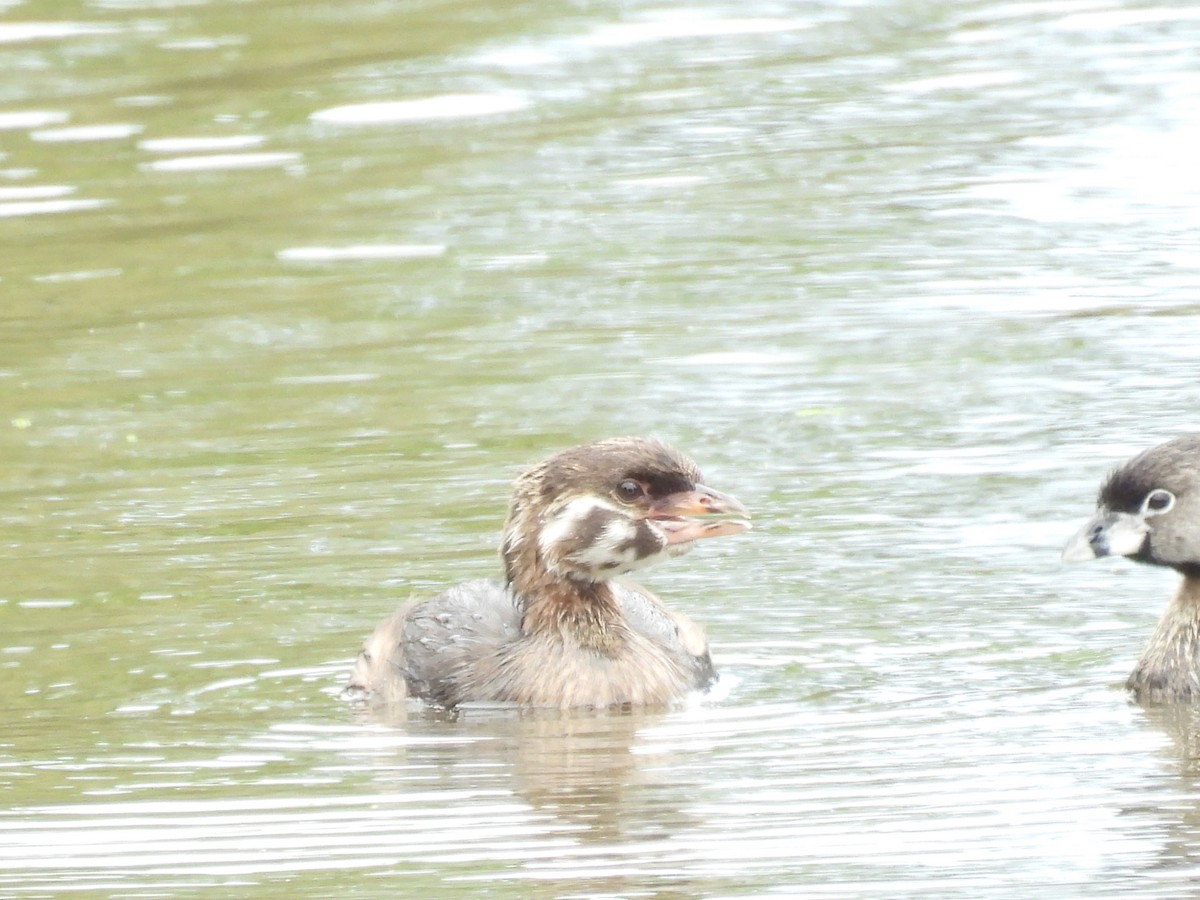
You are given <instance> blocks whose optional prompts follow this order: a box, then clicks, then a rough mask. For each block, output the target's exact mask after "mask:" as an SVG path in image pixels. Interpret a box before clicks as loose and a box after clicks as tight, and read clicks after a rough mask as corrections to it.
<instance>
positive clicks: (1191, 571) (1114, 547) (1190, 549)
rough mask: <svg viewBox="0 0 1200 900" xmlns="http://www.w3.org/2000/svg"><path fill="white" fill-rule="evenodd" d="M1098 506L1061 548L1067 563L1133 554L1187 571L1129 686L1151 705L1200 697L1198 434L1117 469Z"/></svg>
mask: <svg viewBox="0 0 1200 900" xmlns="http://www.w3.org/2000/svg"><path fill="white" fill-rule="evenodd" d="M1096 507H1097V509H1096V514H1095V516H1093V517H1092V518H1091V519H1090V520H1089V521H1088V522H1087V524H1085V525H1084V526H1083V528H1081V529H1080V530H1079V532H1078V533H1077V534H1076V535H1075V536H1074V537H1073V538H1071V540H1070V541H1069V542H1068V543H1067V546H1066V547H1065V548H1063V553H1062V556H1063V559H1064V560H1066V561H1067V562H1082V561H1084V560H1089V559H1095V558H1096V557H1099V556H1128V557H1129V558H1130V559H1135V560H1137V561H1138V562H1143V563H1149V564H1151V565H1155V566H1169V567H1171V568H1172V569H1175V570H1176V571H1178V572H1179V573H1180V574H1181V575H1183V582H1182V583H1181V584H1180V585H1179V589H1178V590H1177V591H1176V592H1175V596H1174V598H1172V600H1171V602H1170V603H1169V604H1168V605H1167V609H1166V612H1164V613H1163V616H1162V618H1161V619H1160V620H1159V622H1158V627H1157V628H1156V629H1155V630H1154V635H1153V636H1152V637H1151V638H1150V643H1149V644H1147V645H1146V649H1145V651H1143V653H1142V657H1141V659H1140V660H1138V664H1137V666H1136V667H1135V668H1134V670H1133V673H1132V674H1131V675H1130V676H1129V679H1128V680H1127V681H1126V682H1125V687H1126V688H1128V689H1129V690H1131V691H1132V692H1133V693H1134V696H1135V697H1137V699H1138V700H1141V701H1145V702H1150V703H1179V702H1183V703H1191V702H1196V701H1200V436H1188V437H1180V438H1175V439H1174V440H1171V441H1167V442H1166V443H1165V444H1160V445H1159V446H1157V447H1153V448H1151V449H1149V450H1146V451H1145V452H1143V453H1140V454H1139V455H1137V456H1135V457H1134V458H1133V459H1131V460H1129V461H1128V462H1126V463H1125V464H1123V465H1122V466H1120V467H1119V468H1118V469H1117V470H1116V471H1114V472H1113V473H1112V474H1111V475H1110V476H1109V477H1108V479H1107V480H1106V481H1105V482H1104V485H1103V487H1101V488H1100V496H1099V499H1098V500H1097V501H1096Z"/></svg>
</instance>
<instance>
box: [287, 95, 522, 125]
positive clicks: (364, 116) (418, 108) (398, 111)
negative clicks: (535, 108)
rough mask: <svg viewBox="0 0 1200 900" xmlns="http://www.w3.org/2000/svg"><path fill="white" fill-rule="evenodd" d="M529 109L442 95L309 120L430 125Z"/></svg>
mask: <svg viewBox="0 0 1200 900" xmlns="http://www.w3.org/2000/svg"><path fill="white" fill-rule="evenodd" d="M528 106H529V100H528V99H527V98H525V97H523V96H521V95H519V94H442V95H441V96H437V97H421V98H419V99H415V100H388V101H380V102H376V103H356V104H352V105H349V106H335V107H332V108H330V109H321V110H318V111H317V112H314V113H313V114H312V116H311V117H310V118H311V119H312V120H313V121H314V122H323V123H327V124H331V125H386V124H390V123H396V122H431V121H438V120H440V119H465V118H474V117H476V116H495V115H500V114H501V113H509V112H517V111H519V110H522V109H525V108H526V107H528Z"/></svg>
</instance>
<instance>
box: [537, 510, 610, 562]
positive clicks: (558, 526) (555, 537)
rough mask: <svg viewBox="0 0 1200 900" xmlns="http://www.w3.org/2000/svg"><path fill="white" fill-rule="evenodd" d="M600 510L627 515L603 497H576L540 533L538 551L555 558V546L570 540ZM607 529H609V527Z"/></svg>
mask: <svg viewBox="0 0 1200 900" xmlns="http://www.w3.org/2000/svg"><path fill="white" fill-rule="evenodd" d="M598 509H603V510H606V511H608V512H611V513H613V514H614V515H615V516H625V515H627V513H626V511H625V510H623V509H622V508H621V507H619V506H617V505H616V504H615V503H610V502H609V501H607V500H605V499H604V498H603V497H595V496H590V495H589V496H587V497H576V498H575V499H574V500H571V501H569V502H568V503H567V504H566V505H565V506H564V507H563V508H562V509H561V510H560V511H559V512H558V513H556V514H555V516H554V518H553V519H551V520H550V521H549V522H547V523H546V524H545V525H544V526H543V527H542V530H541V531H540V532H539V533H538V549H540V550H541V551H542V555H543V556H553V555H554V547H555V545H556V544H561V543H563V542H565V541H568V540H570V539H571V536H572V535H574V534H575V533H576V532H577V530H578V528H579V526H580V525H581V524H582V523H584V522H586V521H587V520H588V517H589V516H591V515H592V513H594V512H595V511H596V510H598ZM605 527H606V529H607V527H608V526H605Z"/></svg>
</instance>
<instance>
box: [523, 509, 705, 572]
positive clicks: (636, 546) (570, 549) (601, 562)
mask: <svg viewBox="0 0 1200 900" xmlns="http://www.w3.org/2000/svg"><path fill="white" fill-rule="evenodd" d="M552 515H553V518H552V519H551V520H550V521H549V522H547V523H546V525H544V526H543V527H542V530H541V531H540V532H539V533H538V549H539V551H540V552H541V555H542V557H543V559H545V561H546V563H547V565H548V566H549V567H550V568H551V569H558V570H560V571H563V570H565V572H572V571H573V572H575V573H576V574H578V575H582V576H584V577H586V578H594V579H602V578H611V577H613V576H617V575H624V574H626V573H628V572H632V571H633V570H635V569H639V568H641V567H642V566H644V565H647V564H649V563H652V562H654V561H655V560H656V559H661V558H663V557H665V556H674V555H676V554H677V553H679V552H682V550H683V549H684V548H683V547H682V546H681V545H679V546H677V545H671V546H668V544H667V538H666V535H664V534H662V533H661V532H660V531H659V529H658V528H657V527H656V526H655V524H654V523H653V522H651V521H647V520H644V519H639V518H638V517H637V516H636V514H635V513H632V511H631V510H630V509H629V508H628V507H625V506H622V505H620V504H617V503H614V502H611V501H609V500H607V499H606V498H604V497H596V496H586V497H576V498H574V499H572V500H570V501H568V502H567V503H565V504H562V505H561V506H559V507H557V511H556V512H552ZM601 523H603V524H601ZM646 530H648V531H650V532H651V533H652V534H653V535H654V540H652V541H651V542H650V543H651V545H653V543H657V544H658V549H655V550H653V551H652V552H647V550H648V549H649V548H648V547H647V543H648V542H647V540H646V538H647V537H649V535H646V534H644V532H645V531H646ZM565 572H564V573H565Z"/></svg>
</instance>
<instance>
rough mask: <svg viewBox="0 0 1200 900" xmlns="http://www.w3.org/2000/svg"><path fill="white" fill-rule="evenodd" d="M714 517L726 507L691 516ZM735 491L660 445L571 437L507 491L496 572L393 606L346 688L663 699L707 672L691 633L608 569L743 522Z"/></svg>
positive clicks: (626, 567) (606, 701)
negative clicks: (501, 576) (500, 566)
mask: <svg viewBox="0 0 1200 900" xmlns="http://www.w3.org/2000/svg"><path fill="white" fill-rule="evenodd" d="M713 515H725V516H735V517H737V518H700V517H702V516H713ZM745 517H748V513H747V512H746V510H745V508H744V507H742V505H741V504H740V503H738V501H737V500H735V499H734V498H733V497H730V496H727V495H725V494H721V493H719V492H717V491H714V490H712V489H711V488H708V487H705V486H704V484H703V483H702V480H701V477H700V473H699V471H698V470H697V468H696V466H695V464H694V463H693V462H692V461H691V460H690V459H688V458H687V457H686V456H684V455H683V454H681V453H679V452H678V451H676V450H673V449H671V448H670V447H668V446H667V445H665V444H663V443H660V442H658V441H652V440H646V439H643V438H614V439H610V440H605V441H596V442H594V443H590V444H584V445H582V446H579V447H573V448H571V449H569V450H564V451H562V452H561V453H557V454H555V455H554V456H551V457H550V458H549V459H547V460H545V461H544V462H542V463H540V464H538V465H537V466H534V467H533V468H531V469H529V470H528V471H527V472H525V473H524V474H522V475H521V476H520V477H519V478H518V479H517V481H516V483H515V484H514V486H513V496H512V502H511V504H510V507H509V512H508V519H507V521H506V523H505V526H504V537H503V541H502V544H501V557H502V559H503V561H504V572H505V580H504V582H503V583H501V582H499V581H489V580H478V581H470V582H467V583H465V584H462V585H458V586H457V587H453V588H451V589H450V590H448V591H446V592H444V593H442V594H440V595H438V596H437V597H434V598H433V599H431V600H427V601H424V602H419V603H416V604H413V605H409V606H405V607H403V608H401V609H400V610H399V611H398V612H396V613H395V614H394V615H393V616H392V617H390V618H389V619H387V620H385V621H384V622H382V623H381V624H380V625H379V626H378V627H377V628H376V629H375V631H374V632H373V633H372V634H371V635H370V637H368V638H367V640H366V642H365V643H364V644H363V648H362V652H361V653H360V654H359V656H358V660H357V661H356V663H355V667H354V672H353V674H352V675H351V679H350V685H349V686H350V688H352V689H355V690H357V691H363V692H366V693H368V694H369V695H371V696H372V697H374V698H376V699H380V700H384V701H395V700H399V699H403V698H404V697H406V696H411V697H420V698H422V699H425V700H428V701H430V702H433V703H436V704H439V705H441V706H446V707H453V706H456V705H458V704H460V703H464V702H468V701H499V702H511V703H517V704H521V705H527V706H551V707H560V708H567V707H576V706H592V707H607V706H613V705H618V704H637V705H641V704H662V703H667V702H670V701H671V700H675V699H678V698H679V697H682V696H683V695H684V694H686V693H687V692H689V691H692V690H699V689H704V688H707V687H708V686H709V685H710V684H711V683H712V681H713V680H714V679H715V677H716V674H715V672H714V670H713V666H712V660H711V658H710V656H709V653H708V644H707V641H706V640H705V638H704V634H703V632H702V631H701V629H700V628H699V627H698V626H697V625H696V624H695V623H693V622H692V621H691V620H690V619H688V618H687V617H685V616H682V615H680V614H679V613H675V612H673V611H671V610H670V609H668V608H667V607H666V606H664V605H663V603H662V602H661V601H660V600H658V598H657V597H655V596H654V595H653V594H651V593H650V592H649V591H646V590H645V589H644V588H641V587H639V586H637V585H635V584H632V583H628V582H622V581H617V580H615V579H616V578H617V577H618V576H621V575H624V574H627V573H628V572H631V571H633V570H635V569H637V568H640V567H642V566H644V565H647V564H649V563H652V562H654V561H655V560H658V559H662V558H665V557H668V556H675V555H678V554H680V553H684V552H686V551H687V550H689V549H690V548H691V546H692V544H693V542H694V541H696V540H698V539H701V538H706V537H718V536H720V535H726V534H736V533H738V532H740V531H744V530H745V529H747V528H749V527H750V525H749V522H747V521H746V519H745Z"/></svg>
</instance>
